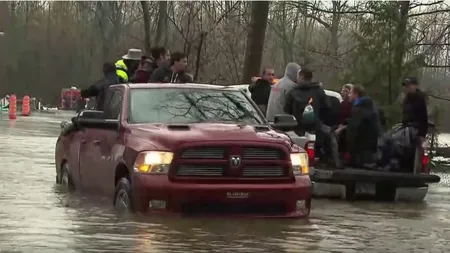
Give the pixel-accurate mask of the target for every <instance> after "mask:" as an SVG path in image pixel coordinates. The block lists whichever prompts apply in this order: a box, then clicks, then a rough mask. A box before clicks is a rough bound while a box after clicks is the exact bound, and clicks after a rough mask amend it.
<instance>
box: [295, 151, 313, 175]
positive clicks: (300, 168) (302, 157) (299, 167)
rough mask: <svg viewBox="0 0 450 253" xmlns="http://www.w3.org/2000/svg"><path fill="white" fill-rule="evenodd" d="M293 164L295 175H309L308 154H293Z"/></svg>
mask: <svg viewBox="0 0 450 253" xmlns="http://www.w3.org/2000/svg"><path fill="white" fill-rule="evenodd" d="M291 164H292V172H293V173H294V175H307V174H309V166H308V155H307V154H306V153H292V154H291Z"/></svg>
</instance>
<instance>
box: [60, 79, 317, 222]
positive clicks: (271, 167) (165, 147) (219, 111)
mask: <svg viewBox="0 0 450 253" xmlns="http://www.w3.org/2000/svg"><path fill="white" fill-rule="evenodd" d="M106 103H107V106H105V111H90V110H85V111H82V112H80V113H79V114H78V116H77V117H74V118H72V127H73V128H74V130H73V131H71V132H70V133H64V134H63V132H62V134H61V135H60V137H59V138H58V141H57V144H56V154H55V159H56V182H57V183H58V184H63V185H64V186H66V187H67V189H69V190H82V191H83V192H88V193H90V194H96V195H98V194H100V195H105V196H111V202H112V203H113V204H114V206H115V207H116V208H117V209H119V210H126V211H137V212H142V213H176V214H191V215H195V214H201V215H205V214H210V215H211V214H212V215H239V216H242V215H249V216H253V217H306V216H308V215H309V212H310V205H311V187H312V186H311V181H310V178H309V167H308V155H307V153H306V152H305V150H303V149H302V148H300V147H298V146H297V145H295V144H294V143H293V142H292V140H291V138H290V137H289V136H287V135H286V134H284V133H280V132H277V131H275V130H274V129H277V128H278V129H281V130H283V129H286V128H289V127H293V126H296V124H297V122H296V121H295V118H293V117H292V116H289V115H279V116H277V117H276V119H275V121H274V123H270V125H269V123H268V122H267V121H266V119H265V118H264V116H263V115H262V114H261V112H260V111H259V110H258V109H257V107H256V105H255V104H254V103H253V102H252V101H251V100H250V99H248V98H247V96H245V95H244V93H243V92H242V91H240V90H239V89H235V88H228V87H223V86H216V85H204V84H118V85H113V86H111V87H110V88H109V91H108V94H107V101H106Z"/></svg>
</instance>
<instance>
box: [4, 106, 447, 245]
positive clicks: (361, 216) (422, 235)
mask: <svg viewBox="0 0 450 253" xmlns="http://www.w3.org/2000/svg"><path fill="white" fill-rule="evenodd" d="M6 117H7V115H6V114H5V113H4V114H3V120H0V144H1V145H0V160H1V164H2V166H1V168H0V252H45V253H50V252H59V253H60V252H63V251H64V252H120V253H124V252H151V253H158V252H183V253H186V252H208V253H209V252H235V253H240V252H271V253H276V252H297V253H298V252H362V251H364V252H377V253H379V252H447V251H448V249H449V248H450V175H448V174H441V177H442V182H441V183H440V184H438V185H434V186H432V188H431V189H430V192H429V194H428V196H427V198H426V202H425V203H422V204H379V203H373V202H361V203H355V204H351V203H347V202H343V201H326V200H320V201H317V200H316V201H314V202H313V210H312V212H311V217H310V219H309V220H307V221H305V220H248V219H245V220H240V219H239V220H236V219H229V220H224V219H211V218H209V219H187V218H184V219H183V218H165V217H151V218H149V217H140V216H133V217H121V216H119V215H118V214H117V213H115V212H114V210H113V209H112V204H111V200H109V199H93V198H86V197H83V196H79V195H77V194H72V195H67V194H65V193H62V192H60V191H59V190H58V187H56V185H55V165H54V147H55V143H56V139H57V136H58V133H59V123H60V122H61V120H62V119H69V117H70V114H67V113H65V114H63V115H59V116H56V115H45V114H41V115H34V116H32V117H28V118H23V117H19V119H18V120H16V121H15V122H10V121H8V120H6V119H5V118H6Z"/></svg>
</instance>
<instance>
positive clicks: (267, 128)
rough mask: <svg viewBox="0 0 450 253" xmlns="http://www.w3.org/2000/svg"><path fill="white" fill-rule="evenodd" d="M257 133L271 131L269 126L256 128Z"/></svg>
mask: <svg viewBox="0 0 450 253" xmlns="http://www.w3.org/2000/svg"><path fill="white" fill-rule="evenodd" d="M254 128H255V131H256V132H267V131H270V128H269V127H268V126H254Z"/></svg>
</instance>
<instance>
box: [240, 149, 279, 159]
mask: <svg viewBox="0 0 450 253" xmlns="http://www.w3.org/2000/svg"><path fill="white" fill-rule="evenodd" d="M243 153H244V155H243V158H244V159H271V160H272V159H274V160H282V159H283V158H284V157H283V151H281V150H279V149H274V148H244V152H243Z"/></svg>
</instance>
